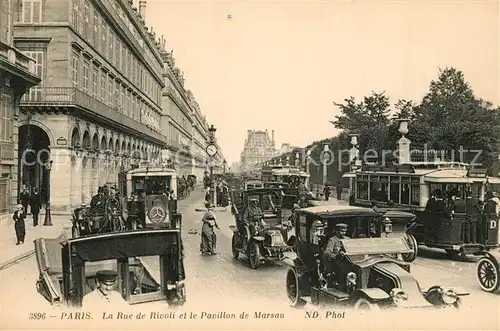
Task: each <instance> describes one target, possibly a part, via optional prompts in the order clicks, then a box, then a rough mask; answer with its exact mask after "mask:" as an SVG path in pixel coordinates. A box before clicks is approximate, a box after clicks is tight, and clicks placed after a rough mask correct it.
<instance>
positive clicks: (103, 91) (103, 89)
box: [101, 71, 106, 103]
mask: <svg viewBox="0 0 500 331" xmlns="http://www.w3.org/2000/svg"><path fill="white" fill-rule="evenodd" d="M101 101H102V102H103V103H106V72H104V71H101Z"/></svg>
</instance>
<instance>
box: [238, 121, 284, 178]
mask: <svg viewBox="0 0 500 331" xmlns="http://www.w3.org/2000/svg"><path fill="white" fill-rule="evenodd" d="M275 154H276V146H275V141H274V130H272V133H271V136H269V133H268V131H267V130H266V131H258V130H248V131H247V138H246V140H245V145H244V148H243V151H242V152H241V156H240V170H241V171H243V172H245V171H251V170H254V168H255V167H257V166H259V165H260V164H262V163H264V162H266V161H268V160H270V159H271V158H273V156H275Z"/></svg>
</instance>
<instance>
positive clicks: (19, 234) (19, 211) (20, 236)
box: [12, 205, 26, 245]
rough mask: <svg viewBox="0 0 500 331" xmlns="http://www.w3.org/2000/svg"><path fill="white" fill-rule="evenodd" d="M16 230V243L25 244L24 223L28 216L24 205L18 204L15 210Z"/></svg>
mask: <svg viewBox="0 0 500 331" xmlns="http://www.w3.org/2000/svg"><path fill="white" fill-rule="evenodd" d="M12 218H13V219H14V230H15V231H16V240H17V243H16V245H20V244H24V237H26V227H25V224H24V219H25V218H26V211H25V210H24V208H23V206H22V205H17V206H16V211H14V216H13V217H12Z"/></svg>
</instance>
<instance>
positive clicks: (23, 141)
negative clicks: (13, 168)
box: [18, 124, 50, 202]
mask: <svg viewBox="0 0 500 331" xmlns="http://www.w3.org/2000/svg"><path fill="white" fill-rule="evenodd" d="M18 151H19V156H18V162H19V163H18V169H19V174H18V185H19V186H18V189H19V192H20V191H21V190H22V188H23V187H26V188H27V189H28V191H29V192H30V194H31V193H32V191H33V188H35V187H37V188H39V189H40V195H41V199H42V201H43V202H45V201H47V188H48V185H49V181H50V177H49V173H50V172H49V171H47V169H46V168H45V163H46V162H47V161H48V160H49V159H50V139H49V136H48V134H47V133H46V132H45V131H44V130H43V129H42V128H40V127H38V126H36V125H33V124H25V125H22V126H20V127H19V143H18Z"/></svg>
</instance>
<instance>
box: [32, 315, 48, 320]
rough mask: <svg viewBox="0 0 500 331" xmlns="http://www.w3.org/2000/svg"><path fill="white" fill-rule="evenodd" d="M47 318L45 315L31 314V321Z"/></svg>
mask: <svg viewBox="0 0 500 331" xmlns="http://www.w3.org/2000/svg"><path fill="white" fill-rule="evenodd" d="M45 317H46V314H45V313H30V320H44V319H45Z"/></svg>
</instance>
